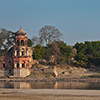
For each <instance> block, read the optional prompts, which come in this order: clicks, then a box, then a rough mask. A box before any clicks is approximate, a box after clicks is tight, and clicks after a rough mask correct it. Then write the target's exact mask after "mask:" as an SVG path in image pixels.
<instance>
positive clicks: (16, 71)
mask: <svg viewBox="0 0 100 100" xmlns="http://www.w3.org/2000/svg"><path fill="white" fill-rule="evenodd" d="M27 41H28V38H27V34H26V32H24V31H23V30H22V28H20V29H19V30H18V31H17V32H16V33H15V45H14V46H13V47H11V48H10V49H9V51H8V52H7V54H6V55H5V54H1V55H0V76H5V75H8V76H14V77H26V76H28V75H30V73H31V67H32V64H33V57H32V55H33V50H34V48H33V47H28V46H27Z"/></svg>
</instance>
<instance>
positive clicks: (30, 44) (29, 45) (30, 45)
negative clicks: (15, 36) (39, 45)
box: [27, 39, 33, 47]
mask: <svg viewBox="0 0 100 100" xmlns="http://www.w3.org/2000/svg"><path fill="white" fill-rule="evenodd" d="M27 44H28V47H32V45H33V42H32V41H31V39H28V43H27Z"/></svg>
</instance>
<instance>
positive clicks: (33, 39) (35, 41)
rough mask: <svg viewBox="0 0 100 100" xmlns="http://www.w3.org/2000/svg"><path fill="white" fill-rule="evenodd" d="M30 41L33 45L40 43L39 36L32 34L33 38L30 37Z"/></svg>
mask: <svg viewBox="0 0 100 100" xmlns="http://www.w3.org/2000/svg"><path fill="white" fill-rule="evenodd" d="M31 41H32V43H33V45H34V46H35V45H37V44H39V43H40V42H39V38H38V37H37V36H33V38H32V39H31Z"/></svg>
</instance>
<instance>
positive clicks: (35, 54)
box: [33, 44, 45, 59]
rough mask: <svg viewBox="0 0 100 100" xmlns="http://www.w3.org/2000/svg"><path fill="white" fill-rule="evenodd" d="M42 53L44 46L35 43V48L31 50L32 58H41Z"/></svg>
mask: <svg viewBox="0 0 100 100" xmlns="http://www.w3.org/2000/svg"><path fill="white" fill-rule="evenodd" d="M44 54H45V48H44V47H42V46H41V45H39V44H38V45H36V46H35V50H34V52H33V57H34V59H41V58H43V56H44Z"/></svg>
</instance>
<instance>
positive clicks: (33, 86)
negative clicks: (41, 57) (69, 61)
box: [0, 82, 100, 90]
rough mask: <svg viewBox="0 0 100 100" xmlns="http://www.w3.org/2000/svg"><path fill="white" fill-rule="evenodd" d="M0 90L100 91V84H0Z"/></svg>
mask: <svg viewBox="0 0 100 100" xmlns="http://www.w3.org/2000/svg"><path fill="white" fill-rule="evenodd" d="M0 88H10V89H89V90H90V89H91V90H100V83H99V82H98V83H86V82H85V83H84V82H7V83H6V82H0Z"/></svg>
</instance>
